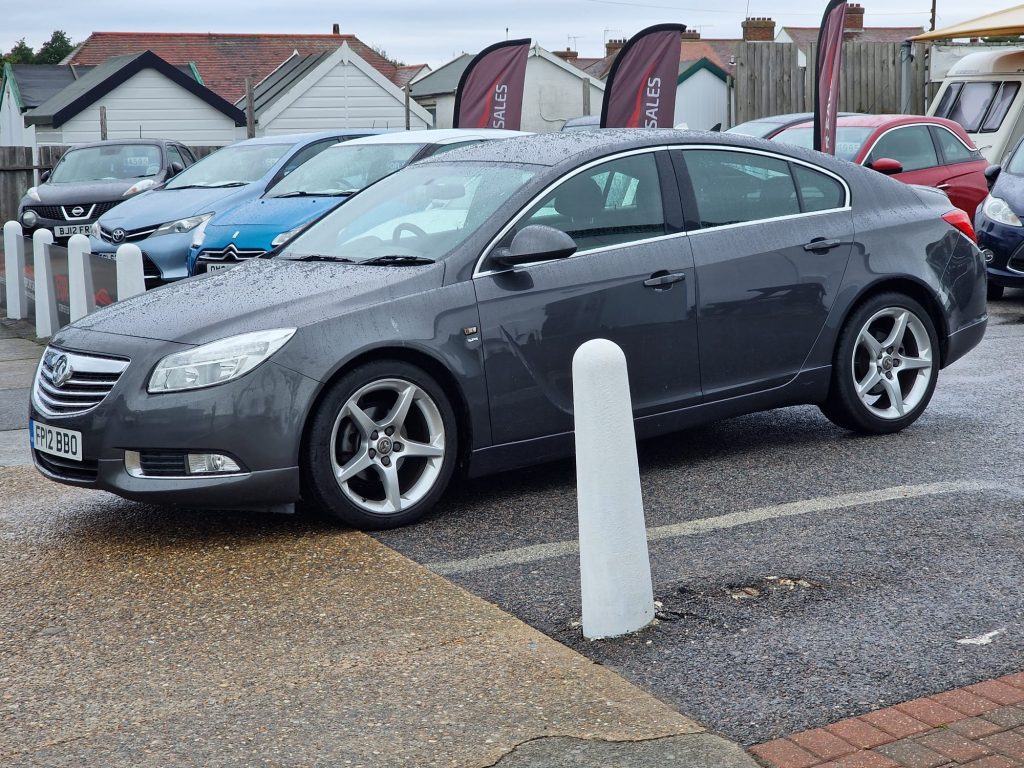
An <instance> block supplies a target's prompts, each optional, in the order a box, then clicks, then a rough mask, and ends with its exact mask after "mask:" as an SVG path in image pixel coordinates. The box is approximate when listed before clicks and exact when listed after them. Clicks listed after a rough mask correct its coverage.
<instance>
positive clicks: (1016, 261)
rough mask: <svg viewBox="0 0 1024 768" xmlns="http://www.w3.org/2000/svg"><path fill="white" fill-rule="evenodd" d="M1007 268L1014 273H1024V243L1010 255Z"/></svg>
mask: <svg viewBox="0 0 1024 768" xmlns="http://www.w3.org/2000/svg"><path fill="white" fill-rule="evenodd" d="M1006 266H1007V267H1008V268H1009V269H1012V270H1013V271H1014V272H1024V243H1022V244H1021V245H1020V246H1019V247H1018V248H1017V250H1016V251H1014V252H1013V253H1012V254H1011V255H1010V259H1009V261H1008V262H1007V264H1006Z"/></svg>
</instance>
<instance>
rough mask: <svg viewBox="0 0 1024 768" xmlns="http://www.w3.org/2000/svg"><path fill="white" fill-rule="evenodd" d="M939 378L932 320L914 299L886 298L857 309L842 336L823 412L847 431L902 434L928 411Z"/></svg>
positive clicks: (937, 345)
mask: <svg viewBox="0 0 1024 768" xmlns="http://www.w3.org/2000/svg"><path fill="white" fill-rule="evenodd" d="M938 377H939V344H938V337H937V335H936V333H935V326H934V323H932V320H931V317H930V316H929V315H928V313H927V312H926V311H925V309H924V308H923V307H922V306H921V305H920V304H918V303H917V302H916V301H914V300H913V299H911V298H910V297H908V296H903V295H901V294H897V293H885V294H880V295H878V296H874V297H872V298H870V299H868V300H867V301H866V302H864V303H863V304H861V305H860V306H859V307H857V309H855V310H854V312H853V314H852V315H851V316H850V317H849V319H848V320H847V321H846V325H845V326H844V327H843V330H842V331H841V333H840V334H839V342H838V345H837V347H836V354H835V360H834V363H833V366H832V384H831V387H830V390H829V396H828V400H827V401H826V402H825V403H824V404H823V405H822V406H821V410H822V412H823V413H824V414H825V416H827V417H828V418H829V420H831V421H832V422H833V423H834V424H836V425H838V426H840V427H843V428H844V429H849V430H852V431H855V432H863V433H866V434H874V435H879V434H891V433H893V432H899V431H900V430H901V429H904V428H906V427H908V426H910V425H911V424H913V423H914V422H915V421H916V420H917V419H918V417H920V415H921V414H922V413H924V409H925V408H926V407H927V406H928V403H929V401H930V400H931V398H932V393H933V392H934V391H935V384H936V381H937V380H938Z"/></svg>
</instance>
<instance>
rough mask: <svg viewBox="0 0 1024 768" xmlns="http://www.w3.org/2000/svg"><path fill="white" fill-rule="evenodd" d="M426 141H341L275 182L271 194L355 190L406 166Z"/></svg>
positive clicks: (277, 195)
mask: <svg viewBox="0 0 1024 768" xmlns="http://www.w3.org/2000/svg"><path fill="white" fill-rule="evenodd" d="M425 146H426V145H425V144H422V143H420V144H362V145H359V144H341V145H338V146H334V147H331V148H330V149H327V150H325V151H324V152H321V153H320V154H319V155H317V156H316V157H315V158H314V159H313V160H311V161H310V162H308V163H303V164H302V165H300V166H299V167H298V168H296V169H295V170H294V171H292V172H291V173H290V174H288V175H287V176H285V177H284V178H283V179H281V181H279V182H278V183H277V184H275V185H274V186H273V187H272V188H271V190H270V192H269V193H268V194H269V196H270V197H281V196H283V195H288V196H298V195H300V194H307V195H339V194H344V193H349V194H351V193H352V192H358V191H359V190H360V189H362V188H363V187H368V186H370V185H371V184H373V182H375V181H377V180H379V179H382V178H384V177H385V176H387V175H388V174H389V173H394V172H395V171H397V170H398V169H399V168H402V167H403V166H405V165H407V164H408V162H409V160H411V159H412V156H413V155H415V154H416V153H417V152H418V151H419V150H420V149H422V148H423V147H425Z"/></svg>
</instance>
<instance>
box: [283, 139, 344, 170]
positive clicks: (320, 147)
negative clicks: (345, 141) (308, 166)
mask: <svg viewBox="0 0 1024 768" xmlns="http://www.w3.org/2000/svg"><path fill="white" fill-rule="evenodd" d="M337 143H338V139H327V141H318V142H317V143H316V144H310V145H309V146H308V147H305V148H304V149H300V150H299V151H298V152H296V153H295V154H294V155H292V157H291V159H290V160H289V161H288V162H287V163H285V166H284V170H282V171H281V173H282V175H285V176H287V175H288V174H289V173H291V172H292V171H294V170H295V169H296V168H298V167H299V166H300V165H302V164H303V163H304V162H306V161H307V160H309V159H310V158H311V157H315V156H316V155H319V154H320V153H321V152H323V151H324V150H325V149H327V148H328V147H330V146H333V145H335V144H337Z"/></svg>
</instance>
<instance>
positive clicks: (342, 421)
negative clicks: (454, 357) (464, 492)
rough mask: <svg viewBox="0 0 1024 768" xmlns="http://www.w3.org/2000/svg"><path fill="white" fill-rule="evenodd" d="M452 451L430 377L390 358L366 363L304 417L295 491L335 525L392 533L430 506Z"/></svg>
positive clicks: (446, 414)
mask: <svg viewBox="0 0 1024 768" xmlns="http://www.w3.org/2000/svg"><path fill="white" fill-rule="evenodd" d="M458 448H459V445H458V425H457V422H456V419H455V411H454V409H453V408H452V405H451V402H450V400H449V398H448V396H447V395H446V394H445V391H444V389H443V388H442V387H441V386H440V385H439V384H438V383H437V381H436V380H435V379H434V378H433V377H431V376H430V375H429V374H427V373H426V372H425V371H423V370H422V369H420V368H418V367H416V366H414V365H411V364H409V363H405V362H402V361H398V360H381V361H374V362H371V363H367V364H365V365H361V366H359V367H357V368H354V369H352V370H351V371H349V372H348V373H346V374H344V375H343V376H342V377H341V378H340V379H338V380H337V381H336V382H335V383H334V384H332V385H331V386H330V388H329V389H328V390H327V393H326V394H325V395H324V397H323V398H322V399H321V400H320V403H319V405H318V406H317V409H316V412H315V413H314V414H313V415H312V417H311V421H310V423H309V428H308V429H307V430H306V438H305V441H304V445H303V452H302V457H303V461H302V472H303V493H304V496H305V497H307V498H308V499H309V500H310V501H312V502H313V503H314V504H316V506H317V507H318V508H319V509H320V511H321V512H322V513H323V514H324V515H326V516H327V517H328V518H329V519H331V520H333V521H335V522H340V523H344V524H346V525H349V526H352V527H353V528H358V529H360V530H382V529H387V528H398V527H400V526H403V525H408V524H410V523H413V522H415V521H417V520H419V519H420V518H422V517H423V516H424V515H425V514H426V513H427V512H428V511H429V510H430V509H431V507H433V506H434V504H435V503H436V502H437V501H438V499H439V498H440V497H441V495H442V494H443V493H444V491H445V488H446V487H447V486H448V483H449V481H450V480H451V477H452V473H453V472H454V470H455V465H456V461H457V457H458Z"/></svg>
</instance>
